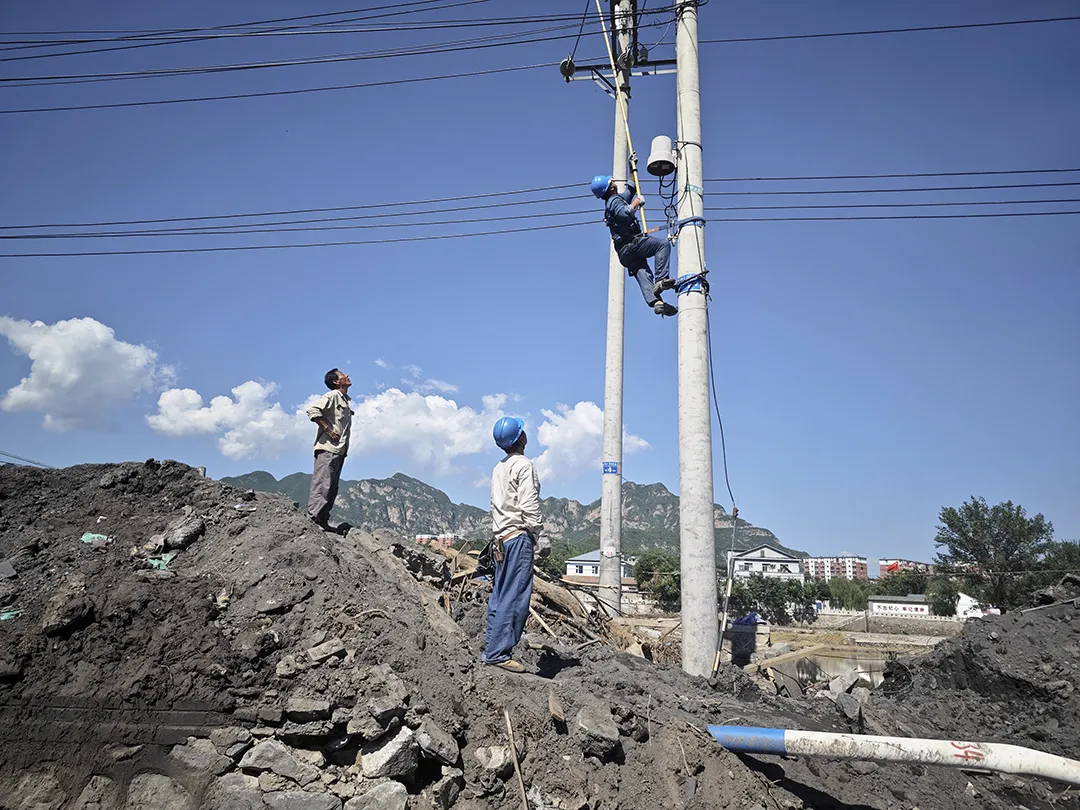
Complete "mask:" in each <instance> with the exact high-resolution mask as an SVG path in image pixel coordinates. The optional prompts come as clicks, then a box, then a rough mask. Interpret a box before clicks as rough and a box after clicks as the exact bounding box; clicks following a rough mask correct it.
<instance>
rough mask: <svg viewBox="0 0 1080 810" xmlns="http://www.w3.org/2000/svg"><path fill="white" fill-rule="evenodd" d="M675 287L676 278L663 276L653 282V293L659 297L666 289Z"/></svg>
mask: <svg viewBox="0 0 1080 810" xmlns="http://www.w3.org/2000/svg"><path fill="white" fill-rule="evenodd" d="M674 289H675V279H673V278H671V277H670V276H668V277H667V278H662V279H660V280H659V281H658V282H656V283H655V284H653V288H652V294H653V295H655V296H656V297H657V298H659V297H660V293H662V292H664V291H665V290H674Z"/></svg>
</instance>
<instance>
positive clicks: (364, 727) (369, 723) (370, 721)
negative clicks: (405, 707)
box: [345, 712, 401, 740]
mask: <svg viewBox="0 0 1080 810" xmlns="http://www.w3.org/2000/svg"><path fill="white" fill-rule="evenodd" d="M400 725H401V720H400V719H399V718H397V717H393V718H391V719H390V722H389V723H387V724H386V726H385V727H384V726H381V725H379V721H378V720H376V719H375V718H374V717H372V716H371V714H370V713H368V712H364V713H362V714H359V715H357V716H355V717H353V719H352V720H350V721H349V724H348V725H347V726H346V727H345V730H346V731H347V732H348V733H349V734H358V735H359V736H361V737H363V738H364V739H365V740H375V739H378V738H379V737H381V736H382V735H383V734H384V733H386V731H388V730H389V729H394V728H397V727H398V726H400Z"/></svg>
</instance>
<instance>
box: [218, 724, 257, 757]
mask: <svg viewBox="0 0 1080 810" xmlns="http://www.w3.org/2000/svg"><path fill="white" fill-rule="evenodd" d="M249 740H251V732H250V731H248V730H247V729H246V728H240V727H239V726H225V727H223V728H215V729H214V730H213V731H211V732H210V742H212V743H213V744H214V746H215V747H216V748H217V749H218V750H219V751H222V752H224V751H226V750H228V749H229V748H232V747H233V746H234V745H236V744H237V743H245V742H248V741H249Z"/></svg>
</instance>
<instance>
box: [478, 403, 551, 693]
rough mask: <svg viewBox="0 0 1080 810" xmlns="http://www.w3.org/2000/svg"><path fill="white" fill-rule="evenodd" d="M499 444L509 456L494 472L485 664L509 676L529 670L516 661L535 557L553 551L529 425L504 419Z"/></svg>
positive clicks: (498, 429) (494, 432)
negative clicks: (528, 450)
mask: <svg viewBox="0 0 1080 810" xmlns="http://www.w3.org/2000/svg"><path fill="white" fill-rule="evenodd" d="M492 435H493V436H494V438H495V444H497V445H498V446H499V447H501V448H502V449H503V450H505V451H506V457H505V458H503V460H502V461H500V462H499V463H498V464H496V465H495V470H494V471H493V472H492V473H491V530H492V534H493V535H494V537H493V540H492V542H493V543H494V553H493V554H492V557H493V558H494V560H495V575H494V576H493V577H492V582H491V596H490V597H488V615H487V631H486V632H485V634H484V652H483V654H482V655H481V656H480V660H481V661H483V662H484V663H485V664H492V665H494V666H497V667H500V668H502V669H505V670H507V671H508V672H524V671H525V667H524V666H522V665H521V663H520V662H519V661H515V660H514V659H513V658H512V657H511V653H512V652H513V649H514V645H515V644H517V643H518V641H520V640H521V634H522V632H524V630H525V620H526V619H528V618H529V599H530V598H531V597H532V588H533V559H534V557H536V558H539V559H544V558H545V557H547V556H548V554H550V553H551V543H550V541H548V540H547V539H546V538H543V537H541V536H540V534H541V532H542V531H543V529H544V518H543V516H541V514H540V479H539V478H537V476H536V470H535V469H534V468H533V464H532V462H531V461H529V459H527V458H525V444H526V443H527V441H528V438H527V437H526V436H525V423H524V422H522V421H521V420H520V419H518V418H516V417H513V416H504V417H503V418H502V419H500V420H499V421H498V422H496V423H495V428H494V429H493V430H492Z"/></svg>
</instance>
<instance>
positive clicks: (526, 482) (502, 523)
mask: <svg viewBox="0 0 1080 810" xmlns="http://www.w3.org/2000/svg"><path fill="white" fill-rule="evenodd" d="M543 529H544V518H543V516H542V515H541V514H540V479H539V478H537V477H536V470H535V469H534V468H533V464H532V462H531V461H529V459H527V458H525V456H522V455H517V454H513V455H507V456H506V458H504V459H503V460H502V461H500V462H499V463H498V464H496V465H495V470H494V471H493V472H492V473H491V530H492V533H493V534H494V535H495V537H496V538H497V539H499V540H508V539H509V538H511V537H517V536H518V535H519V534H521V533H522V532H528V533H529V536H531V537H532V540H533V543H536V542H537V541H538V540H539V538H540V533H541V532H542V531H543Z"/></svg>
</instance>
